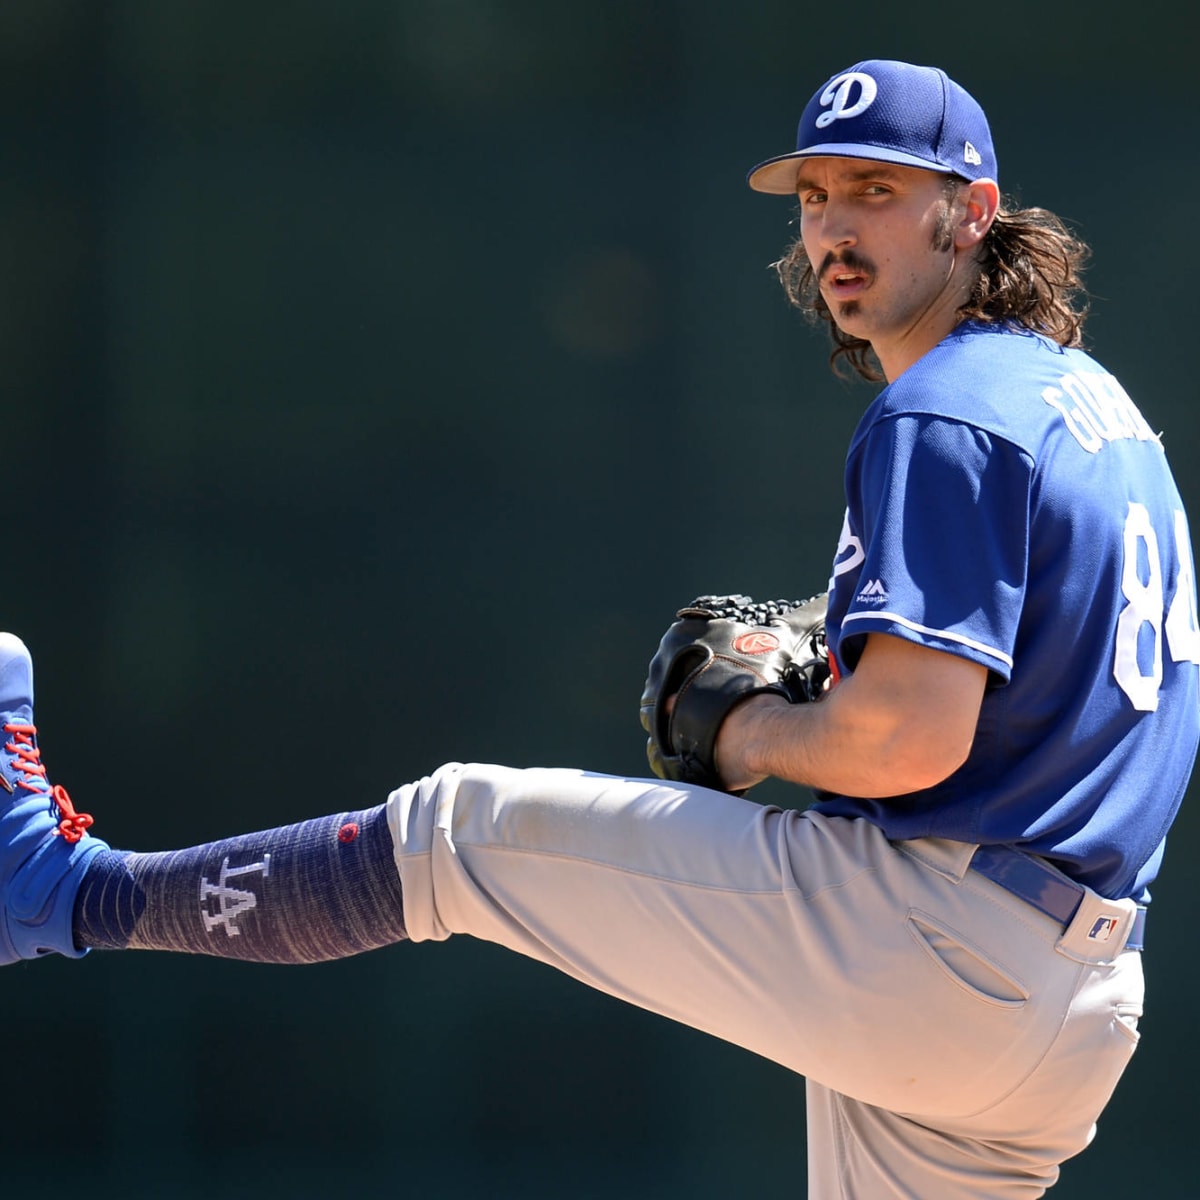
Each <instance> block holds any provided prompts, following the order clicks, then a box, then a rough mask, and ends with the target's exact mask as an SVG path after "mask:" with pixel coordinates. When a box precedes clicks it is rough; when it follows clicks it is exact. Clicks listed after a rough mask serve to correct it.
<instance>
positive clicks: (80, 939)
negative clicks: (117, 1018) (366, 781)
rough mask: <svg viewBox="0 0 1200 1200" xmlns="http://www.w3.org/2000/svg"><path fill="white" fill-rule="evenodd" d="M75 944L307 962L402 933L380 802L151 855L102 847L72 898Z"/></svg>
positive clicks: (360, 949)
mask: <svg viewBox="0 0 1200 1200" xmlns="http://www.w3.org/2000/svg"><path fill="white" fill-rule="evenodd" d="M74 922H75V924H74V933H75V942H76V945H77V947H78V948H79V949H89V948H90V949H107V950H124V949H130V950H178V951H182V952H184V953H187V954H212V955H216V956H218V957H221V958H240V959H245V960H248V961H252V962H271V963H312V962H322V961H325V960H328V959H333V958H345V957H347V956H348V955H351V954H360V953H362V952H363V951H364V950H374V949H377V948H378V947H380V946H386V945H390V944H391V943H392V942H398V941H403V940H404V938H405V937H406V936H407V935H406V933H405V929H404V909H403V905H402V902H401V894H400V876H399V874H398V873H397V871H396V863H395V860H394V859H393V857H392V836H391V833H390V831H389V829H388V824H387V814H386V811H385V809H384V806H383V805H380V806H379V807H378V808H372V809H369V810H367V811H364V812H358V813H343V814H341V815H335V816H329V817H320V818H318V819H316V820H313V821H304V822H302V823H301V824H299V825H287V826H284V827H282V828H279V829H270V830H266V831H265V832H262V833H252V834H247V835H246V836H244V837H237V838H229V839H226V840H224V841H219V842H211V843H209V844H207V845H204V846H195V847H193V848H192V849H190V850H176V851H170V852H167V853H160V854H130V853H126V852H123V851H102V852H101V853H99V854H97V855H96V857H95V859H94V860H93V861H92V863H91V864H90V866H89V869H88V871H87V874H86V875H85V876H84V879H83V883H82V884H81V886H80V889H79V895H78V897H77V898H76V901H75V916H74Z"/></svg>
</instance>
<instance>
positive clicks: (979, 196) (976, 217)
mask: <svg viewBox="0 0 1200 1200" xmlns="http://www.w3.org/2000/svg"><path fill="white" fill-rule="evenodd" d="M959 203H960V204H961V205H962V208H961V210H960V213H959V218H958V222H957V223H956V224H955V226H954V245H955V247H956V248H957V249H959V250H969V249H970V248H971V247H972V246H977V245H979V243H980V242H982V241H983V239H984V238H985V237H986V236H987V231H988V230H989V229H991V227H992V222H993V221H994V220H995V219H996V214H997V213H998V212H999V211H1000V187H999V185H998V184H997V183H996V181H995V180H994V179H977V180H975V182H974V183H968V184H965V185H964V186H963V189H962V191H961V192H960V193H959Z"/></svg>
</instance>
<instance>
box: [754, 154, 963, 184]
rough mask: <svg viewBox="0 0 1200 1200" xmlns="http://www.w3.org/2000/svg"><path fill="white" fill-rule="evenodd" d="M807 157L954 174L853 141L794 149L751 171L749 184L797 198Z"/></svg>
mask: <svg viewBox="0 0 1200 1200" xmlns="http://www.w3.org/2000/svg"><path fill="white" fill-rule="evenodd" d="M806 158H865V159H869V160H870V161H871V162H887V163H895V164H896V165H897V166H901V167H919V168H921V169H922V170H925V171H945V172H946V173H948V174H954V173H955V172H954V171H953V170H952V168H950V167H948V166H946V165H945V163H940V162H934V161H933V160H931V159H927V158H918V157H917V156H916V155H915V154H905V153H903V152H902V151H900V150H890V149H888V148H886V147H882V146H859V145H856V144H855V143H853V142H848V143H843V142H828V143H823V144H821V145H819V146H808V147H806V148H805V149H803V150H793V151H792V153H791V154H780V155H779V156H778V157H776V158H768V159H767V160H766V161H765V162H760V163H759V164H758V166H756V167H753V168H751V170H750V173H749V174H748V175H747V176H746V182H747V183H748V184H749V185H750V186H751V187H752V188H753V189H754V190H755V191H756V192H766V193H768V194H769V195H772V196H794V195H795V194H796V176H797V175H799V174H800V164H801V162H803V160H804V159H806Z"/></svg>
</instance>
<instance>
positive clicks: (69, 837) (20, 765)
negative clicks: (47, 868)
mask: <svg viewBox="0 0 1200 1200" xmlns="http://www.w3.org/2000/svg"><path fill="white" fill-rule="evenodd" d="M4 732H5V733H11V734H12V735H13V740H12V741H11V742H7V743H6V744H5V746H4V748H5V750H7V751H8V752H9V754H11V755H12V756H13V766H14V767H15V768H16V769H17V771H19V772H20V773H21V774H22V775H23V776H24V778H23V779H18V780H17V787H19V788H24V790H25V791H27V792H40V793H42V794H47V781H46V767H45V764H44V763H43V762H42V752H41V750H40V749H39V748H38V745H37V743H36V742H35V741H34V738H36V737H37V727H36V726H34V725H24V724H18V723H16V722H13V723H10V724H7V725H5V726H4ZM39 783H40V784H41V786H40V787H39V786H38V784H39ZM48 794H49V796H50V798H51V799H52V800H53V801H54V803H55V804H57V805H58V813H59V818H60V819H59V822H58V829H57V830H56V831H55V832H56V833H59V834H61V835H62V838H63V840H64V841H67V842H77V841H79V839H80V838H81V837H83V835H84V834H85V833H86V832H87V831H88V829H89V828H90V827H91V826H92V824H93V822H92V818H91V815H90V814H88V813H81V812H76V811H75V805H74V804H72V803H71V797H70V796H69V795H68V794H67V789H66V788H65V787H62V786H61V785H60V784H57V783H56V784H55V785H54V786H53V787H50V788H49V789H48Z"/></svg>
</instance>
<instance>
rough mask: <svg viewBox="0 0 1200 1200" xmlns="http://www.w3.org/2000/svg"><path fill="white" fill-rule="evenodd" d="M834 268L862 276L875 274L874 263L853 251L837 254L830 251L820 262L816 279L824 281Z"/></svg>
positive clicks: (843, 251)
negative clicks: (855, 272) (854, 272)
mask: <svg viewBox="0 0 1200 1200" xmlns="http://www.w3.org/2000/svg"><path fill="white" fill-rule="evenodd" d="M834 267H840V268H842V269H843V270H846V271H857V272H859V273H860V274H862V275H873V274H874V273H875V265H874V263H872V262H871V260H870V259H868V258H864V257H863V256H862V255H861V254H859V253H857V252H856V251H854V250H842V251H841V252H840V253H837V254H835V253H834V252H833V251H830V252H829V253H828V254H826V255H825V257H824V259H823V260H822V261H821V269H820V270H819V271H818V272H817V279H818V280H822V279H824V278H825V277H826V276H827V275H828V274H829V272H830V271H831V270H833V268H834Z"/></svg>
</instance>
